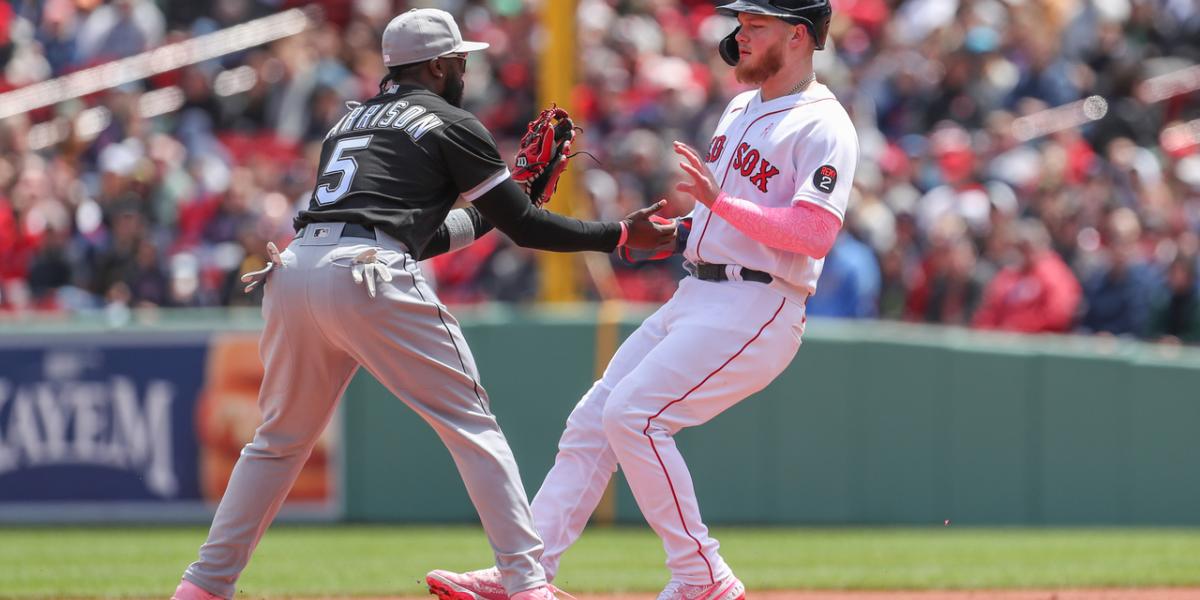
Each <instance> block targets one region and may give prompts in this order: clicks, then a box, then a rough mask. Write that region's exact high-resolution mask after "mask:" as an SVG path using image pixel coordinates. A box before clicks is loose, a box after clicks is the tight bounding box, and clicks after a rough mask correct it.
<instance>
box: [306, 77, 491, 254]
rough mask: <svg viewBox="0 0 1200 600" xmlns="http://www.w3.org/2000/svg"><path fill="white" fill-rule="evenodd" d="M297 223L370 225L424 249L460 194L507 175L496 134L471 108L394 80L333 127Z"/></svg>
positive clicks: (474, 193) (417, 250)
mask: <svg viewBox="0 0 1200 600" xmlns="http://www.w3.org/2000/svg"><path fill="white" fill-rule="evenodd" d="M319 168H320V169H321V171H320V173H319V174H318V177H317V185H316V188H315V189H314V190H313V195H312V198H311V199H310V200H309V203H308V209H307V210H303V211H301V212H300V214H299V215H298V216H297V217H296V219H295V222H294V224H295V226H296V228H297V229H299V228H300V227H303V226H304V225H306V224H308V223H319V222H326V221H333V222H347V223H358V224H361V225H369V226H373V227H375V228H377V229H380V230H382V231H384V232H385V233H387V234H388V235H390V236H392V237H394V238H396V239H397V240H399V241H401V242H403V243H404V244H405V245H406V246H408V249H409V251H411V252H412V253H413V254H414V255H420V254H421V253H422V250H423V249H424V247H425V245H426V244H428V243H429V240H430V238H431V237H432V236H433V234H434V231H436V230H437V228H438V227H439V226H440V225H441V224H442V222H443V221H444V220H445V219H446V215H447V214H448V213H449V212H450V208H451V206H452V205H453V204H454V202H455V201H456V200H457V199H458V197H459V196H460V195H461V196H462V197H463V198H465V199H466V200H468V201H472V200H475V199H476V198H478V197H479V196H481V195H483V194H484V193H485V192H487V191H489V190H491V189H492V188H493V187H495V186H496V185H497V184H499V183H501V182H503V181H504V180H506V179H508V178H509V172H508V166H507V165H506V164H505V162H504V160H502V159H501V158H500V152H499V151H498V150H497V149H496V142H495V140H494V139H492V136H491V134H489V133H488V132H487V130H486V129H484V128H483V124H482V123H480V122H479V120H478V119H476V118H475V116H474V115H472V114H471V113H469V112H467V111H465V110H462V109H460V108H457V107H454V106H452V105H450V103H448V102H446V101H445V100H444V99H443V98H442V97H441V96H438V95H437V94H434V93H433V92H430V91H429V90H426V89H424V88H422V87H419V86H412V85H395V84H393V85H391V86H390V87H389V88H388V90H387V91H386V92H384V93H382V94H380V95H378V96H376V97H374V98H371V99H370V100H367V101H366V102H364V103H363V104H361V105H359V106H358V107H355V108H354V109H353V110H351V111H350V112H349V113H347V114H346V116H344V117H342V119H341V120H340V121H339V122H338V123H337V125H335V126H334V127H333V128H332V129H330V130H329V133H328V134H327V135H326V136H325V142H324V144H323V145H322V147H321V163H320V167H319Z"/></svg>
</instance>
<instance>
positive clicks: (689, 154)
mask: <svg viewBox="0 0 1200 600" xmlns="http://www.w3.org/2000/svg"><path fill="white" fill-rule="evenodd" d="M675 153H676V154H678V155H680V156H682V157H683V162H681V163H679V167H680V168H681V169H683V172H684V173H687V175H688V180H686V181H681V182H679V183H678V184H677V185H676V186H675V189H676V190H679V191H680V192H683V193H685V194H688V195H690V196H692V197H694V198H695V199H696V201H697V202H699V203H700V204H703V205H705V206H707V207H709V208H712V205H713V203H714V202H716V201H717V196H718V195H720V194H721V186H719V185H717V179H716V178H715V177H713V175H712V172H710V171H709V170H708V167H707V166H706V165H705V164H704V161H703V160H702V159H701V158H700V153H699V152H696V149H695V148H692V147H691V146H689V145H687V144H685V143H683V142H678V141H677V142H675Z"/></svg>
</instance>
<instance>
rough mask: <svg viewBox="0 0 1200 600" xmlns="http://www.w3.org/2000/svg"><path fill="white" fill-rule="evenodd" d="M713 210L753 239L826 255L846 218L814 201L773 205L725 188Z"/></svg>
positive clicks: (807, 252)
mask: <svg viewBox="0 0 1200 600" xmlns="http://www.w3.org/2000/svg"><path fill="white" fill-rule="evenodd" d="M712 211H713V212H714V213H716V214H717V215H718V216H720V217H721V218H722V219H725V220H726V221H727V222H729V224H730V225H733V226H734V228H736V229H737V230H738V231H740V232H742V233H744V234H746V235H747V236H749V237H750V239H752V240H754V241H756V242H759V243H761V244H766V245H767V246H770V247H772V248H777V249H779V250H787V251H788V252H796V253H798V254H804V255H806V256H811V257H813V258H825V255H826V254H828V253H829V249H830V248H832V247H833V241H834V240H835V239H837V234H838V230H840V229H841V228H842V222H841V221H840V220H839V219H838V217H837V215H835V214H833V213H832V212H829V211H828V210H826V209H824V208H821V207H820V206H818V205H816V204H813V203H810V202H798V203H796V204H795V205H793V206H785V207H782V208H769V207H765V206H759V205H757V204H755V203H753V202H750V201H748V200H742V199H740V198H734V197H732V196H729V195H727V194H726V193H725V192H721V195H719V196H717V201H716V202H713V205H712Z"/></svg>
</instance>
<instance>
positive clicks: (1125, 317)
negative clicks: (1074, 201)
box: [1080, 208, 1159, 336]
mask: <svg viewBox="0 0 1200 600" xmlns="http://www.w3.org/2000/svg"><path fill="white" fill-rule="evenodd" d="M1107 230H1108V235H1109V238H1110V243H1109V245H1108V247H1107V248H1105V249H1104V250H1103V251H1102V252H1101V253H1100V254H1101V256H1100V259H1099V261H1098V264H1097V265H1096V266H1095V267H1093V268H1092V269H1091V272H1090V273H1088V274H1086V275H1085V276H1084V280H1083V297H1084V305H1085V311H1084V313H1083V319H1082V322H1081V323H1080V326H1081V328H1082V329H1083V331H1085V332H1089V333H1091V332H1104V333H1111V334H1114V335H1132V336H1144V335H1146V333H1147V331H1146V330H1147V327H1148V325H1149V319H1150V300H1151V296H1152V294H1153V292H1154V290H1155V289H1156V288H1158V287H1159V286H1158V285H1157V281H1156V277H1155V276H1154V274H1153V273H1151V271H1150V268H1149V267H1148V266H1147V265H1146V263H1145V262H1144V261H1143V260H1142V259H1141V257H1140V256H1139V255H1138V252H1139V249H1138V240H1139V238H1140V237H1141V227H1140V226H1139V225H1138V219H1137V215H1136V214H1134V212H1133V211H1132V210H1130V209H1127V208H1122V209H1117V210H1115V211H1113V213H1112V214H1111V215H1110V216H1109V218H1108V227H1107Z"/></svg>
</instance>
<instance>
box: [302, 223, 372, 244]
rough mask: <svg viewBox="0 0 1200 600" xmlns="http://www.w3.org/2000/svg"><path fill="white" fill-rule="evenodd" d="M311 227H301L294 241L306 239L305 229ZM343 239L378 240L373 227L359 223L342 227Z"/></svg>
mask: <svg viewBox="0 0 1200 600" xmlns="http://www.w3.org/2000/svg"><path fill="white" fill-rule="evenodd" d="M310 226H311V225H305V226H304V227H301V228H300V231H297V232H296V237H295V238H293V239H300V238H302V237H304V230H305V228H307V227H310ZM342 237H353V238H366V239H368V240H373V239H376V238H375V228H374V227H371V226H370V225H359V224H358V223H346V224H345V225H343V226H342Z"/></svg>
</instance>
